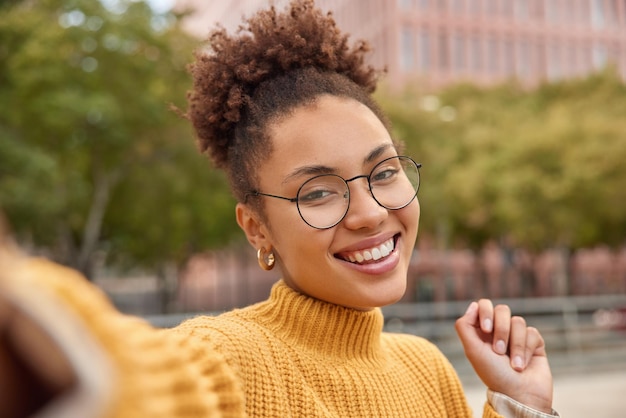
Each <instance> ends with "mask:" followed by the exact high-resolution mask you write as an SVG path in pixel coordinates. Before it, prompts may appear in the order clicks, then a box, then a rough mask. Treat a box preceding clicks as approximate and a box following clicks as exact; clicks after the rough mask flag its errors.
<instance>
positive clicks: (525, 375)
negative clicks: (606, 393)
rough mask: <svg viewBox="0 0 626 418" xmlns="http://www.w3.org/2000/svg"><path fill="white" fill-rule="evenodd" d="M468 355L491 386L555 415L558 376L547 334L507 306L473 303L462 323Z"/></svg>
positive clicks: (458, 325)
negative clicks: (553, 371) (554, 380)
mask: <svg viewBox="0 0 626 418" xmlns="http://www.w3.org/2000/svg"><path fill="white" fill-rule="evenodd" d="M456 330H457V333H458V335H459V338H460V339H461V342H462V343H463V348H464V350H465V355H466V356H467V358H468V359H469V361H470V363H471V364H472V366H473V367H474V370H475V371H476V373H477V374H478V376H479V377H480V379H481V380H482V381H483V383H484V384H485V385H486V386H487V388H489V389H490V390H492V391H494V392H498V393H502V394H504V395H507V396H508V397H510V398H512V399H513V400H515V401H517V402H519V403H521V404H523V405H525V406H527V407H529V408H532V409H534V410H536V411H539V412H542V413H546V414H553V413H554V412H553V410H552V393H553V386H552V374H551V371H550V365H549V364H548V358H547V356H546V350H545V344H544V340H543V337H542V336H541V334H540V333H539V331H538V330H537V329H536V328H533V327H529V326H527V325H526V321H525V320H524V318H522V317H520V316H511V310H510V308H509V307H508V306H506V305H497V306H495V307H494V306H493V304H492V302H491V301H490V300H487V299H481V300H480V301H478V302H472V303H471V304H470V306H469V307H468V309H467V311H466V312H465V314H464V315H463V316H462V317H461V318H459V319H458V320H457V321H456Z"/></svg>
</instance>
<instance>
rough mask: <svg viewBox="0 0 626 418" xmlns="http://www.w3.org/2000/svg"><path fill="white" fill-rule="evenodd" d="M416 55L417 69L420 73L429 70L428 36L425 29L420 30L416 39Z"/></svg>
mask: <svg viewBox="0 0 626 418" xmlns="http://www.w3.org/2000/svg"><path fill="white" fill-rule="evenodd" d="M417 48H418V54H419V62H418V68H419V70H420V71H427V70H429V69H430V65H431V64H430V34H429V33H428V31H427V30H426V29H422V30H421V31H420V33H419V38H418V46H417Z"/></svg>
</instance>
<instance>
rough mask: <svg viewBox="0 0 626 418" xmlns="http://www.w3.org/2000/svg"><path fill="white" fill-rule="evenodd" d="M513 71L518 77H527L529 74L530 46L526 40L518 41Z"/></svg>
mask: <svg viewBox="0 0 626 418" xmlns="http://www.w3.org/2000/svg"><path fill="white" fill-rule="evenodd" d="M515 64H516V65H515V66H516V70H515V73H516V74H517V76H518V77H519V78H528V77H529V76H530V66H531V62H530V46H529V45H528V41H526V40H521V41H519V44H518V48H517V59H516V60H515Z"/></svg>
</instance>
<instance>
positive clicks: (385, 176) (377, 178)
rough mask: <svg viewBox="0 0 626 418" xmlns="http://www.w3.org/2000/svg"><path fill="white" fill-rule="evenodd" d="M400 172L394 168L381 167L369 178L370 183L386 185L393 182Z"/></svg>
mask: <svg viewBox="0 0 626 418" xmlns="http://www.w3.org/2000/svg"><path fill="white" fill-rule="evenodd" d="M399 171H400V170H399V169H398V168H395V167H383V168H381V169H377V170H376V171H375V172H374V173H372V175H371V177H370V182H371V183H383V184H384V183H388V182H391V181H393V180H394V179H395V178H396V177H397V175H398V172H399Z"/></svg>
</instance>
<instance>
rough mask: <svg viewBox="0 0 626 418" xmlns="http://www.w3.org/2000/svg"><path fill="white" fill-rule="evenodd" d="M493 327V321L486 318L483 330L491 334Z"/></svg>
mask: <svg viewBox="0 0 626 418" xmlns="http://www.w3.org/2000/svg"><path fill="white" fill-rule="evenodd" d="M492 327H493V323H492V322H491V319H489V318H486V319H485V320H484V321H483V329H484V330H485V331H487V332H491V328H492Z"/></svg>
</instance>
